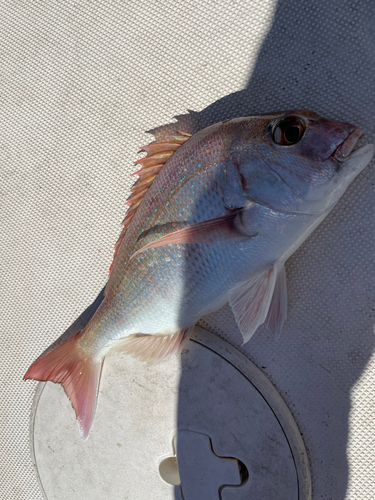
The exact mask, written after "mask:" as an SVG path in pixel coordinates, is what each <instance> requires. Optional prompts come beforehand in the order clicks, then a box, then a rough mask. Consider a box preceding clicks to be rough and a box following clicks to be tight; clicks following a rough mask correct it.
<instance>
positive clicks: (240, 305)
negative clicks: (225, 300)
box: [229, 264, 286, 343]
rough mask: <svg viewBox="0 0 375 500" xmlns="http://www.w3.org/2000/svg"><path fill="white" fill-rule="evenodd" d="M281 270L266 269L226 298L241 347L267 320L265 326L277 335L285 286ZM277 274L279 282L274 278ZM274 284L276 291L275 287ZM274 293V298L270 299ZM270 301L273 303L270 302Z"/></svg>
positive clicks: (277, 267) (274, 267) (283, 302)
mask: <svg viewBox="0 0 375 500" xmlns="http://www.w3.org/2000/svg"><path fill="white" fill-rule="evenodd" d="M283 268H284V266H282V267H280V265H278V264H274V265H272V266H271V267H269V268H268V269H266V270H264V271H262V272H260V273H258V274H255V275H254V276H252V277H251V278H250V280H248V281H246V282H245V283H242V284H241V285H240V286H238V287H237V288H236V289H235V290H233V291H232V292H231V294H230V296H229V305H230V306H231V308H232V311H233V314H234V317H235V319H236V321H237V324H238V327H239V329H240V331H241V333H242V336H243V339H244V343H246V342H248V341H249V340H250V338H251V337H252V335H253V334H254V333H255V331H256V330H257V328H258V326H259V325H261V324H262V323H264V321H265V320H266V318H267V326H268V327H269V328H270V329H272V330H273V331H274V332H275V334H277V333H278V334H280V331H281V327H282V324H283V322H284V321H285V318H286V293H285V294H284V291H285V292H286V285H285V271H284V270H283ZM278 274H280V278H279V279H277V278H278ZM276 282H277V288H276V289H275V284H276ZM274 291H275V292H276V294H275V295H274ZM273 297H274V299H273Z"/></svg>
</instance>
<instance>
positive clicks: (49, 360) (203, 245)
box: [25, 110, 374, 439]
mask: <svg viewBox="0 0 375 500" xmlns="http://www.w3.org/2000/svg"><path fill="white" fill-rule="evenodd" d="M361 135H362V131H361V130H360V129H358V128H356V127H355V126H353V125H350V124H348V123H341V122H336V121H332V120H327V119H325V118H322V117H320V116H319V115H317V114H316V113H314V112H312V111H307V110H297V111H288V112H285V113H272V114H266V115H260V116H248V117H244V118H235V119H232V120H227V121H224V122H221V123H217V124H216V125H212V126H211V127H208V128H206V129H204V130H202V131H201V132H198V133H197V134H195V135H193V136H188V135H187V134H182V135H178V136H167V137H166V138H165V141H164V142H158V143H153V144H150V145H149V146H145V147H144V148H143V149H144V150H145V151H146V152H147V156H146V157H145V158H142V159H141V160H138V162H137V163H138V165H139V166H140V167H141V168H140V170H139V171H138V172H137V173H138V175H139V179H138V181H137V183H136V184H135V186H134V187H133V189H132V196H131V198H130V199H129V200H128V204H129V210H128V213H127V216H126V218H125V220H124V223H123V225H124V229H123V232H122V234H121V236H120V239H119V241H118V243H117V245H116V251H115V257H114V261H113V264H112V266H111V267H112V269H111V274H110V277H109V281H108V283H107V286H106V289H105V297H104V300H103V302H102V303H101V305H100V306H99V308H98V310H97V311H96V313H95V314H94V316H93V317H92V319H91V321H90V322H89V323H88V325H87V326H86V327H85V328H84V329H83V330H82V331H81V332H79V333H78V334H76V335H75V336H73V337H71V338H70V339H68V340H67V341H65V342H64V343H63V344H61V345H60V346H59V347H57V348H56V349H54V350H52V351H50V352H48V353H47V354H45V355H43V356H42V357H40V358H39V359H38V360H37V361H36V362H35V363H34V364H33V365H31V367H30V368H29V370H28V371H27V373H26V375H25V379H28V378H32V379H35V380H51V381H53V382H58V383H61V384H62V385H63V387H64V389H65V392H66V394H67V395H68V397H69V399H70V401H71V403H72V405H73V407H74V409H75V412H76V415H77V419H78V422H79V424H80V427H81V430H82V436H83V438H84V439H85V438H87V436H88V434H89V432H90V429H91V426H92V422H93V419H94V414H95V408H96V401H97V394H98V388H99V381H100V374H101V367H102V364H103V360H104V358H105V356H106V354H107V353H108V351H110V350H111V349H122V350H125V351H126V352H128V353H129V354H132V355H134V356H138V357H139V358H140V359H142V360H145V361H148V362H156V361H159V360H162V359H163V358H165V357H167V356H169V355H171V354H173V353H177V352H179V351H180V349H181V345H182V342H183V340H184V338H185V337H186V336H187V335H188V334H189V330H190V329H191V328H192V327H193V326H194V324H195V323H196V322H197V321H198V320H199V319H200V318H202V316H204V315H206V314H208V313H210V312H213V311H216V310H217V309H219V308H220V307H221V306H223V305H224V304H226V303H228V302H229V304H230V306H231V308H232V311H233V314H234V316H235V319H236V321H237V323H238V326H239V328H240V330H241V333H242V335H243V338H244V341H245V342H247V341H248V340H249V339H250V337H251V336H252V335H253V333H254V332H255V331H256V329H257V328H258V326H259V325H260V324H262V323H266V325H267V326H268V328H269V329H271V330H272V331H273V332H274V333H275V335H276V336H278V335H279V334H280V332H281V329H282V326H283V323H284V321H285V319H286V312H287V294H286V277H285V270H284V264H285V261H286V260H287V259H288V258H289V257H290V256H291V255H292V253H293V252H294V251H295V250H296V249H297V248H298V247H299V246H300V245H301V243H302V242H303V241H304V240H305V239H306V238H307V237H308V235H309V234H310V233H311V232H312V231H313V230H314V229H315V228H316V227H317V226H318V224H320V222H322V220H323V219H324V218H325V217H326V216H327V214H328V213H329V212H330V211H331V210H332V208H333V207H334V206H335V204H336V203H337V201H338V200H339V199H340V197H341V196H342V195H343V193H344V192H345V190H346V188H347V187H348V186H349V184H350V183H351V182H352V181H353V179H354V178H355V177H356V176H357V175H358V174H359V173H360V172H361V171H362V170H363V169H364V168H365V167H366V165H367V164H368V163H369V162H370V160H371V158H372V156H373V153H374V146H373V145H370V144H368V145H365V146H362V147H361V148H359V149H356V150H355V146H356V143H357V141H358V139H359V137H360V136H361Z"/></svg>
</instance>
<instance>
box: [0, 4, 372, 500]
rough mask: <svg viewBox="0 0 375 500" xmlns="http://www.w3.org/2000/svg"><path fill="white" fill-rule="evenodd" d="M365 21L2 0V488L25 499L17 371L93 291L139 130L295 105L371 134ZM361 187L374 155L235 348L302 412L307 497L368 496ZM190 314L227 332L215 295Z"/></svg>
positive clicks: (368, 267)
mask: <svg viewBox="0 0 375 500" xmlns="http://www.w3.org/2000/svg"><path fill="white" fill-rule="evenodd" d="M374 32H375V4H374V2H372V1H371V0H368V1H364V0H359V1H357V0H344V1H343V0H333V1H331V2H324V1H320V0H319V1H317V2H311V1H310V0H300V1H296V0H295V1H294V0H279V1H275V0H265V1H264V0H251V1H250V0H248V1H242V2H236V1H229V0H217V1H207V2H198V1H195V0H194V1H193V0H187V1H179V0H177V1H174V2H168V1H167V0H161V1H156V0H155V1H154V0H150V1H147V2H146V1H141V2H130V1H120V0H118V1H108V2H105V1H100V0H96V1H92V2H89V1H83V0H77V1H73V0H69V1H67V2H58V1H57V0H43V1H42V0H38V1H35V2H16V1H15V0H7V1H1V2H0V124H1V126H0V231H1V239H0V295H1V302H0V303H1V305H2V307H1V313H0V331H1V337H0V352H1V362H0V384H1V400H0V418H1V420H0V422H1V426H0V476H1V481H0V497H1V498H6V499H9V500H37V499H40V498H41V493H40V492H39V490H38V485H37V481H36V478H35V475H34V471H33V467H32V461H31V458H30V455H29V414H30V409H31V404H32V397H33V393H34V389H35V384H33V383H31V382H27V383H25V382H23V381H22V376H23V374H24V373H25V371H26V369H27V367H28V366H29V364H30V363H31V362H32V361H33V360H34V359H35V358H36V357H37V356H38V355H39V354H40V353H41V352H42V351H43V350H44V349H45V348H46V347H47V346H48V345H49V344H50V343H51V342H53V341H54V340H55V339H56V338H57V337H58V336H59V335H60V334H61V333H62V332H64V330H65V329H66V328H68V326H69V325H70V324H71V323H72V322H73V321H74V319H75V318H76V317H77V316H78V315H79V314H80V313H81V312H82V311H83V310H84V309H85V308H86V307H87V306H88V305H89V304H90V303H91V302H92V301H93V300H94V298H95V297H96V295H97V293H98V292H99V291H100V289H101V288H102V287H103V286H104V284H105V282H106V279H107V274H108V268H109V265H110V262H111V259H112V254H113V246H114V244H115V242H116V240H117V238H118V236H119V233H120V223H121V221H122V220H123V217H124V213H125V200H126V198H127V197H128V194H129V189H130V187H131V184H132V182H133V178H130V177H129V173H130V172H132V171H133V170H134V166H133V161H134V160H136V159H137V158H139V156H138V147H139V146H140V145H143V144H146V143H147V142H148V141H151V140H152V137H151V136H150V135H149V134H147V133H146V132H147V131H150V130H154V131H155V133H156V136H158V135H159V136H160V130H161V128H160V127H162V129H163V130H165V129H166V128H167V129H168V130H170V131H172V132H173V131H174V132H175V131H177V130H181V129H182V130H184V131H186V132H194V131H196V130H198V129H200V128H203V127H204V126H207V125H209V124H211V123H214V122H216V121H219V120H221V119H225V118H230V117H234V116H241V115H248V114H251V113H262V112H266V111H273V110H277V109H279V110H283V109H293V108H294V109H295V108H297V107H304V108H311V109H314V110H316V111H317V112H319V113H321V114H323V115H326V116H329V117H332V118H334V119H340V120H344V121H349V122H351V123H354V124H356V125H358V126H360V127H362V128H363V129H364V131H365V132H366V138H367V140H368V141H374V140H375V133H374V131H375V97H374V92H373V85H374V81H375V38H374ZM187 110H194V111H192V112H190V113H189V114H187ZM175 115H182V117H181V118H180V120H179V122H178V123H177V124H176V120H173V116H175ZM173 123H174V125H173ZM168 124H172V125H171V126H168V127H166V125H168ZM374 184H375V172H374V166H373V164H371V165H370V167H368V168H367V169H366V170H365V171H364V172H363V173H362V174H361V176H360V177H359V178H358V179H357V180H356V181H355V183H354V184H353V185H352V187H351V188H350V189H349V191H348V192H347V194H346V195H345V196H344V198H343V199H342V200H341V202H340V203H339V205H338V206H337V208H336V209H335V211H334V212H333V213H332V214H331V215H330V216H329V218H328V219H327V220H326V221H324V223H323V224H322V225H321V226H320V227H319V228H318V229H317V231H316V232H315V233H314V234H313V235H312V236H311V237H310V238H309V240H308V241H307V242H306V243H305V244H304V245H303V247H302V248H301V249H300V250H299V251H298V252H297V253H296V254H295V255H294V256H293V257H292V258H291V259H290V261H289V263H288V265H287V274H288V286H289V317H288V320H287V323H286V327H285V329H284V332H283V335H282V337H281V339H280V341H279V342H278V343H275V342H274V341H273V339H272V338H271V337H270V336H269V335H268V334H267V332H265V331H263V330H259V331H258V332H257V334H256V335H255V336H254V337H253V339H252V340H251V341H250V342H249V343H248V344H246V345H245V346H243V347H242V348H241V350H242V351H243V352H244V353H246V355H248V356H249V357H250V358H251V359H252V360H253V361H254V362H255V363H256V364H257V366H259V367H260V368H261V369H262V370H263V372H264V373H265V374H266V375H267V376H268V377H269V378H270V379H271V381H272V382H273V383H274V384H275V386H276V387H277V389H278V390H279V391H280V393H281V395H282V396H283V398H284V399H285V401H286V402H287V404H288V406H289V408H290V409H291V411H292V413H293V415H294V417H295V419H296V421H297V424H298V425H299V428H300V430H301V432H302V434H303V438H304V440H305V444H306V447H307V450H308V453H309V458H310V463H311V471H312V481H313V491H314V497H313V498H314V500H315V499H322V498H323V499H327V500H328V499H333V500H342V499H345V500H358V499H361V500H362V499H364V500H366V499H368V500H370V499H373V484H374V481H375V470H374V465H373V464H374V463H375V451H374V450H375V446H374V445H375V420H374V417H373V415H374V410H375V408H374V400H375V383H374V382H375V361H374V359H375V358H374V353H373V351H374V347H375V342H374V324H375V312H374V309H375V289H374V282H375V279H374V278H375V276H374V274H375V271H374V258H373V249H374V247H375V231H374V223H373V221H374V215H375V213H374V201H373V200H374V199H375V198H374V195H375V187H374ZM202 324H203V325H205V327H206V328H208V329H210V330H212V331H214V332H217V333H218V334H219V335H221V336H223V337H224V338H225V339H226V340H229V341H230V342H231V343H233V344H235V345H237V346H238V345H240V343H241V339H240V335H239V332H238V330H237V328H236V326H235V323H234V319H233V317H232V314H231V312H230V311H229V309H228V308H224V309H223V310H221V311H220V312H218V313H217V314H214V315H212V316H210V317H207V318H205V320H204V321H202Z"/></svg>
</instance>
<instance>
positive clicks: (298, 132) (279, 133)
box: [272, 116, 306, 146]
mask: <svg viewBox="0 0 375 500" xmlns="http://www.w3.org/2000/svg"><path fill="white" fill-rule="evenodd" d="M305 130H306V124H305V122H304V120H302V119H301V118H299V117H298V116H287V117H285V118H282V119H281V120H280V121H278V122H277V123H276V124H275V126H274V127H273V130H272V139H273V141H274V142H276V144H280V145H281V146H292V145H293V144H297V142H298V141H300V140H301V139H302V136H303V134H304V133H305Z"/></svg>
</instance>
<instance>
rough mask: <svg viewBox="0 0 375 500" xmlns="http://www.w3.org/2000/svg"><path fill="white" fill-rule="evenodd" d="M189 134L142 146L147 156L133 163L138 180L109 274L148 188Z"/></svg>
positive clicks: (128, 202)
mask: <svg viewBox="0 0 375 500" xmlns="http://www.w3.org/2000/svg"><path fill="white" fill-rule="evenodd" d="M189 137H191V135H190V134H186V133H185V132H179V135H166V136H165V138H164V141H163V142H153V143H151V144H148V145H147V146H142V147H141V148H139V149H141V150H142V151H146V153H147V155H146V156H145V157H144V158H141V159H140V160H137V161H136V162H134V163H135V164H136V165H138V166H140V167H141V168H140V169H139V170H137V172H134V173H133V174H131V175H138V176H139V179H138V180H137V181H136V183H135V184H134V186H133V187H132V188H131V195H130V197H129V198H128V200H127V202H126V204H127V205H128V206H129V208H128V211H127V212H126V215H125V219H124V220H123V221H122V224H121V225H122V226H123V229H122V231H121V234H120V237H119V239H118V240H117V243H116V245H115V251H114V255H113V260H112V264H111V267H110V268H109V274H111V271H112V268H113V265H114V262H115V259H116V256H117V252H118V249H119V248H120V245H121V242H122V240H123V239H124V236H125V234H126V230H127V228H128V226H129V224H130V222H131V220H132V219H133V217H134V214H135V212H136V211H137V209H138V207H139V205H140V204H141V201H142V200H143V198H144V196H145V194H146V192H147V190H148V188H149V187H150V186H151V184H152V183H153V181H154V179H155V177H156V176H157V175H158V173H159V172H160V170H161V168H162V167H163V166H164V164H165V163H166V162H167V161H168V160H169V158H170V157H171V156H172V155H173V153H174V152H175V151H176V150H177V149H178V148H179V147H180V146H182V144H184V143H185V142H186V141H187V140H188V139H189Z"/></svg>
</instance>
